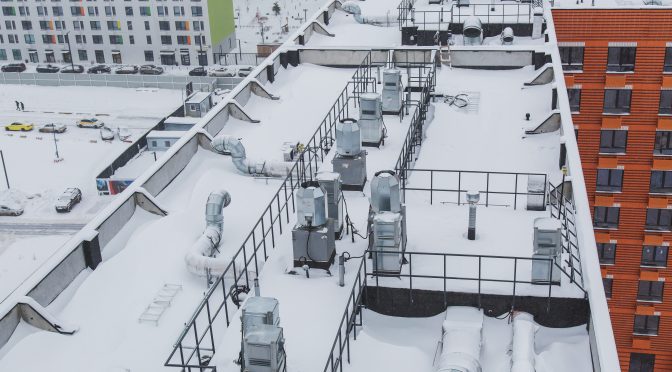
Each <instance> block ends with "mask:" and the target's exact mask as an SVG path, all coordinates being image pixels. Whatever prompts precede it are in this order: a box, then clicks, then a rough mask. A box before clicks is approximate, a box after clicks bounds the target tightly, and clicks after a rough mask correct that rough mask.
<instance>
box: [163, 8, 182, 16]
mask: <svg viewBox="0 0 672 372" xmlns="http://www.w3.org/2000/svg"><path fill="white" fill-rule="evenodd" d="M173 13H174V14H175V15H176V16H183V15H184V7H183V6H174V7H173ZM166 15H168V14H166Z"/></svg>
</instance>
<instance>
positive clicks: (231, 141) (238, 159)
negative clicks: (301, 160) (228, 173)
mask: <svg viewBox="0 0 672 372" xmlns="http://www.w3.org/2000/svg"><path fill="white" fill-rule="evenodd" d="M210 146H211V147H212V149H213V151H215V152H216V153H218V154H222V155H231V160H232V161H233V165H234V166H235V167H236V169H238V171H240V172H241V173H244V174H250V175H255V176H266V177H287V175H289V173H290V172H291V170H292V167H293V166H294V163H290V162H280V161H252V160H249V159H248V158H247V154H246V153H245V146H244V145H243V144H242V142H240V140H239V139H238V138H236V137H233V136H227V135H222V136H217V137H215V138H214V139H213V140H212V141H211V142H210Z"/></svg>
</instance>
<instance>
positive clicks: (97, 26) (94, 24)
mask: <svg viewBox="0 0 672 372" xmlns="http://www.w3.org/2000/svg"><path fill="white" fill-rule="evenodd" d="M90 23H91V30H100V21H91V22H90Z"/></svg>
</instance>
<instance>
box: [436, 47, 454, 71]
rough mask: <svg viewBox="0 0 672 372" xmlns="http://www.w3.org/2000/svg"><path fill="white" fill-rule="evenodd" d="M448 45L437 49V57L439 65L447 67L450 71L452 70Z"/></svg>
mask: <svg viewBox="0 0 672 372" xmlns="http://www.w3.org/2000/svg"><path fill="white" fill-rule="evenodd" d="M450 55H451V53H450V43H447V44H446V45H445V46H441V48H440V49H439V56H440V57H441V64H444V65H448V67H450V68H451V69H452V68H453V63H452V61H451V58H450Z"/></svg>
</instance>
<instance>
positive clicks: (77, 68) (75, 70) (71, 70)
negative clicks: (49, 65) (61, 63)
mask: <svg viewBox="0 0 672 372" xmlns="http://www.w3.org/2000/svg"><path fill="white" fill-rule="evenodd" d="M82 72H84V66H82V65H68V66H65V67H63V68H62V69H61V73H62V74H81V73H82Z"/></svg>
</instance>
